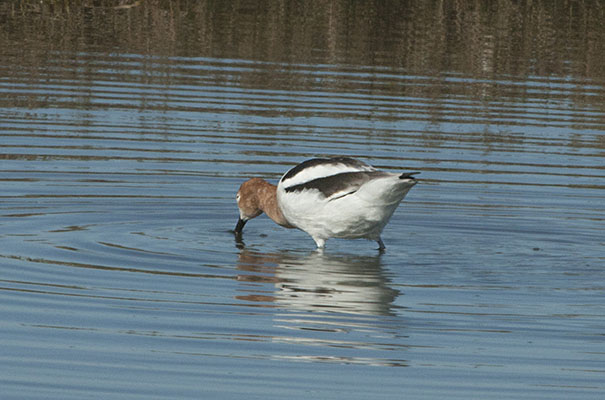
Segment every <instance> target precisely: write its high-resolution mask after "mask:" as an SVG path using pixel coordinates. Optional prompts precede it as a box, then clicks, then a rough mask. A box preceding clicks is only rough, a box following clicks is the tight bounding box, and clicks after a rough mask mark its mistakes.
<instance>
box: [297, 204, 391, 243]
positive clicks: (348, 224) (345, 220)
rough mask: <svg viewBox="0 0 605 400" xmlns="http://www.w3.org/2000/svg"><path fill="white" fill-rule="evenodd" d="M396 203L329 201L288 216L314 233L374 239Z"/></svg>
mask: <svg viewBox="0 0 605 400" xmlns="http://www.w3.org/2000/svg"><path fill="white" fill-rule="evenodd" d="M397 205H398V204H397V203H396V204H393V205H388V206H384V205H382V206H373V205H369V204H367V203H360V202H359V201H347V202H345V201H340V202H328V203H326V204H324V205H322V206H321V207H316V208H315V209H314V210H313V211H310V212H308V213H295V214H293V215H291V216H290V218H291V219H292V220H293V222H294V224H295V225H296V226H297V227H298V228H299V229H301V230H303V231H305V232H307V233H309V234H311V235H312V236H314V237H315V236H316V237H322V238H330V237H335V238H342V239H357V238H368V239H376V238H378V237H379V236H380V233H381V232H382V229H383V228H384V226H385V225H386V224H387V222H388V221H389V219H390V217H391V215H392V214H393V212H394V211H395V209H396V208H397Z"/></svg>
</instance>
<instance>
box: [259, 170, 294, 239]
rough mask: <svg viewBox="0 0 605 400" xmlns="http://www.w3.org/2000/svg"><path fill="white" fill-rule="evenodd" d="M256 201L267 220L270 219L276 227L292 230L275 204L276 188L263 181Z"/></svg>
mask: <svg viewBox="0 0 605 400" xmlns="http://www.w3.org/2000/svg"><path fill="white" fill-rule="evenodd" d="M257 193H258V199H259V204H260V209H261V210H263V212H264V213H265V214H267V216H268V217H269V218H271V219H272V220H273V221H274V222H275V223H277V224H278V225H281V226H284V227H286V228H292V227H293V226H292V225H290V223H289V222H288V221H287V220H286V218H285V217H284V215H283V214H282V212H281V210H280V209H279V205H278V204H277V186H275V185H272V184H271V183H269V182H267V181H263V185H262V186H261V187H260V189H259V190H258V192H257Z"/></svg>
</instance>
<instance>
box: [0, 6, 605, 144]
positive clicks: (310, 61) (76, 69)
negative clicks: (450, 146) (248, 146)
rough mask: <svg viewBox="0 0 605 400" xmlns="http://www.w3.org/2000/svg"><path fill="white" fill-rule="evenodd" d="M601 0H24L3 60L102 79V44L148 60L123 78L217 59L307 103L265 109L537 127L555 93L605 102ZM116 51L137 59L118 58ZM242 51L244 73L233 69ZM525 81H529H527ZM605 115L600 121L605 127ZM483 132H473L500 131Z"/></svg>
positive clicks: (12, 9) (2, 29) (8, 9)
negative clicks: (361, 109) (95, 61)
mask: <svg viewBox="0 0 605 400" xmlns="http://www.w3.org/2000/svg"><path fill="white" fill-rule="evenodd" d="M600 4H601V3H599V2H591V1H587V2H565V1H564V2H550V1H546V0H543V1H533V2H516V1H512V0H501V1H494V2H481V1H475V2H468V1H465V2H430V1H382V0H374V1H355V0H336V1H319V0H317V1H302V0H301V1H286V0H282V1H269V2H256V1H243V0H240V1H209V0H208V1H204V0H179V1H168V0H146V1H136V0H83V1H81V2H76V1H69V0H66V1H61V2H51V1H48V2H40V1H34V0H23V1H17V0H13V1H5V2H0V46H1V47H2V49H3V52H4V54H3V57H4V63H5V64H4V65H8V66H9V68H5V69H4V70H2V69H0V77H5V76H6V77H8V79H9V80H11V78H10V76H11V75H12V74H21V75H20V76H22V75H23V70H25V69H27V68H30V69H31V72H29V71H28V73H27V74H26V76H28V77H40V76H41V77H42V78H44V74H43V72H44V70H45V69H46V68H55V67H56V66H57V65H58V64H57V62H60V61H61V60H62V59H64V61H65V64H66V65H70V66H72V67H73V68H71V69H66V72H65V73H66V74H69V73H71V74H73V75H74V77H73V79H74V81H75V80H82V81H87V80H88V81H91V82H92V81H93V80H94V79H93V76H92V75H93V74H96V73H98V72H99V71H96V70H94V67H91V65H89V64H87V63H86V60H87V59H88V58H89V57H91V58H94V57H95V56H90V55H89V53H91V52H99V54H103V56H102V57H101V58H103V57H108V59H107V64H108V65H110V67H111V68H114V69H115V68H123V69H128V68H129V64H128V62H129V61H132V62H135V63H140V66H139V67H137V68H139V69H140V70H141V71H142V73H141V74H139V75H136V76H132V75H130V76H124V77H123V78H124V79H127V80H129V81H134V80H140V81H142V82H139V83H143V84H146V83H153V84H159V85H172V84H180V83H183V81H184V80H185V81H186V80H189V81H187V82H186V83H188V84H191V85H192V86H195V85H198V84H199V83H200V82H199V81H196V80H195V79H196V78H197V77H198V76H201V75H202V74H206V72H204V71H206V69H202V70H197V71H196V70H195V66H196V63H198V64H204V65H205V66H213V67H215V68H212V70H213V72H212V74H214V75H213V76H211V77H208V79H209V80H210V81H213V82H223V83H225V84H229V85H230V84H233V85H235V86H238V87H243V88H246V89H259V88H261V90H286V91H292V92H298V93H299V94H298V95H297V99H299V100H300V102H302V103H308V104H309V106H308V107H307V105H306V104H305V105H303V106H301V105H299V104H296V105H294V106H291V105H290V104H285V103H281V104H278V105H276V106H272V107H264V108H263V109H262V110H260V111H259V110H255V111H254V112H255V113H264V115H267V116H271V115H276V116H287V117H290V118H296V117H297V116H303V117H307V116H314V115H317V114H318V113H322V114H323V115H326V113H331V114H330V115H332V116H334V117H335V118H347V117H350V116H351V115H350V111H351V109H352V108H351V106H350V104H351V101H355V100H356V99H357V98H356V97H355V96H360V95H361V96H365V97H363V98H361V99H360V100H359V105H360V106H366V105H369V107H371V108H368V109H367V113H366V114H360V115H363V118H364V120H367V119H370V120H371V119H381V120H384V121H388V120H389V119H391V120H393V121H398V120H406V121H410V120H412V119H417V120H420V121H422V122H424V121H429V130H431V128H433V127H434V128H435V129H434V130H436V131H441V130H442V128H441V124H443V123H447V122H449V121H452V120H453V119H455V120H456V121H458V122H460V121H463V122H468V123H471V124H476V126H479V127H481V126H484V125H489V124H492V123H494V122H496V123H497V124H501V125H506V124H511V123H513V124H516V123H517V122H516V121H522V122H523V123H522V124H521V125H525V124H524V122H525V121H524V119H525V120H528V119H529V121H530V124H536V123H540V121H538V118H548V121H550V122H553V121H554V122H555V123H558V124H566V123H568V120H569V119H568V116H567V115H565V109H564V108H565V107H567V106H565V107H563V106H562V107H558V108H557V109H556V110H554V112H553V110H549V112H548V113H536V112H533V113H531V111H530V112H528V110H527V109H526V107H525V106H524V105H526V104H528V103H530V104H535V107H534V108H535V109H542V108H545V107H544V105H545V104H548V103H550V104H552V103H556V104H563V105H565V104H569V103H573V104H575V105H577V106H578V107H580V108H582V109H597V110H602V108H603V103H602V96H600V95H595V93H597V94H598V93H600V92H599V90H601V89H595V90H593V91H588V93H587V90H585V89H584V85H586V84H591V82H596V84H595V85H594V86H595V87H597V88H598V85H599V83H600V82H601V81H602V80H603V79H604V78H605V24H603V23H602V21H604V20H605V7H603V6H602V5H600ZM114 53H115V54H118V55H120V56H123V58H124V61H126V62H125V63H123V64H122V65H121V66H116V65H111V63H112V59H111V54H114ZM150 56H153V57H150ZM74 57H76V58H77V60H74ZM175 57H191V58H187V61H186V62H185V61H183V59H179V58H175ZM217 59H221V61H220V62H218V61H217ZM49 60H50V61H52V62H49ZM248 60H252V61H253V62H249V61H248ZM254 61H259V62H261V63H258V64H257V63H255V62H254ZM230 62H234V63H238V66H239V67H241V70H239V71H238V72H237V73H231V72H230V71H231V70H230V68H229V63H230ZM185 64H186V65H185ZM11 65H19V66H20V68H19V69H16V68H10V66H11ZM99 65H100V67H101V68H102V69H104V68H105V66H104V65H102V64H99ZM308 65H312V66H308ZM188 67H192V68H189V69H188ZM97 68H98V66H97ZM129 72H130V71H126V73H129ZM181 72H183V73H181ZM103 73H105V72H103ZM196 74H198V75H196ZM204 77H205V78H206V76H204ZM101 78H103V77H101ZM524 82H530V84H529V85H524V84H519V83H524ZM537 91H539V94H537V95H536V92H537ZM319 92H329V93H338V96H330V99H329V100H328V103H329V104H327V103H326V99H324V98H321V97H320V96H317V93H319ZM300 93H303V94H304V95H301V94H300ZM307 93H310V94H307ZM461 99H462V101H460V100H461ZM536 99H537V100H538V101H536ZM34 100H35V101H38V102H39V101H42V100H41V99H40V98H38V97H36V98H35V99H34ZM19 101H30V102H31V101H32V99H31V98H27V97H26V98H24V99H20V100H19ZM74 101H76V102H79V103H81V104H88V102H89V101H88V99H87V98H82V99H76V100H74ZM145 101H146V99H144V98H143V99H141V107H144V106H145ZM347 102H348V103H347ZM366 103H367V104H366ZM519 104H522V105H523V106H519ZM241 112H242V113H246V112H248V111H246V109H245V108H244V109H242V111H241ZM376 112H379V113H380V114H379V115H378V116H377V115H376V114H375V113H376ZM537 114H539V115H537ZM598 114H599V115H597V116H595V117H593V120H591V121H589V122H590V123H593V122H596V123H599V124H602V123H603V117H602V113H598ZM528 115H529V116H528ZM353 117H354V116H353ZM580 127H581V126H580ZM419 129H421V130H422V131H424V130H425V127H424V126H423V127H421V128H419ZM444 129H447V128H444ZM478 130H481V128H478ZM504 131H508V129H504ZM511 131H514V129H511ZM385 135H388V132H386V133H385ZM429 135H430V132H429V133H428V134H427V135H424V136H425V139H426V140H429V141H431V142H434V143H436V144H439V143H441V142H443V141H444V139H443V137H440V135H441V133H439V134H436V135H434V137H430V136H429ZM475 136H476V137H474V138H471V139H473V140H481V141H489V140H491V137H490V136H489V135H483V134H480V135H475ZM519 139H520V136H519V135H517V136H516V137H515V140H516V141H518V140H519Z"/></svg>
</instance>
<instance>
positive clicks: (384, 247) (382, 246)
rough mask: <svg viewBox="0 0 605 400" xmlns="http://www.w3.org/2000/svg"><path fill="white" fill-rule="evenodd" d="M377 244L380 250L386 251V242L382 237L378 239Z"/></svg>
mask: <svg viewBox="0 0 605 400" xmlns="http://www.w3.org/2000/svg"><path fill="white" fill-rule="evenodd" d="M376 242H378V250H380V251H384V250H385V249H386V246H385V245H384V242H383V241H382V239H381V238H380V237H378V240H377V241H376Z"/></svg>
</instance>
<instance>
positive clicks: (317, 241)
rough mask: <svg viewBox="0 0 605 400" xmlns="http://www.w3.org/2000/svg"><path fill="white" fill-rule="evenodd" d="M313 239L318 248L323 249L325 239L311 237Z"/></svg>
mask: <svg viewBox="0 0 605 400" xmlns="http://www.w3.org/2000/svg"><path fill="white" fill-rule="evenodd" d="M313 240H315V243H316V244H317V248H318V249H321V250H323V248H324V247H325V246H326V241H325V240H324V239H321V238H313Z"/></svg>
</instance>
